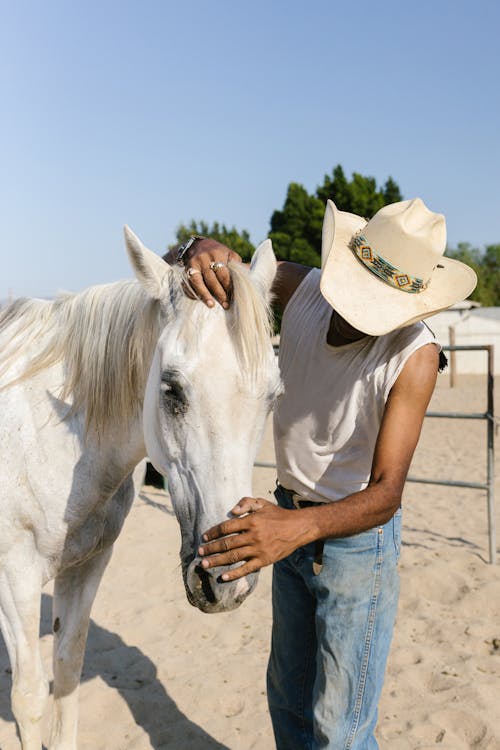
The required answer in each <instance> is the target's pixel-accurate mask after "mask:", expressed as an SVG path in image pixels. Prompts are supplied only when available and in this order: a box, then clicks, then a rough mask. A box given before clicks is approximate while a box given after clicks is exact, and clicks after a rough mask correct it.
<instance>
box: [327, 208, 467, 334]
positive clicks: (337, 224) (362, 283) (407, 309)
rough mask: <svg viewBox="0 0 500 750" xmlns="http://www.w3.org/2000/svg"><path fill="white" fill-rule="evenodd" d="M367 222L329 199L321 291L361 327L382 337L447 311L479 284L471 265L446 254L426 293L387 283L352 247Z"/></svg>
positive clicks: (368, 332) (360, 328)
mask: <svg viewBox="0 0 500 750" xmlns="http://www.w3.org/2000/svg"><path fill="white" fill-rule="evenodd" d="M355 219H358V221H357V222H356V221H355ZM365 225H366V222H365V220H364V219H362V218H361V217H355V216H354V215H353V214H346V213H345V212H343V211H339V210H338V209H337V208H336V206H335V204H334V203H333V202H332V201H328V204H327V209H326V214H325V223H324V227H323V249H322V256H323V268H322V272H321V282H320V289H321V293H322V294H323V296H324V297H325V299H326V300H327V301H328V302H329V303H330V305H331V306H332V307H333V308H334V310H336V311H337V312H338V313H339V314H340V315H341V316H342V317H343V318H344V319H345V320H346V321H347V322H348V323H349V324H350V325H351V326H353V327H354V328H356V329H357V330H359V331H363V333H367V334H369V335H370V336H381V335H383V334H385V333H389V332H390V331H393V330H395V329H396V328H403V327H404V326H407V325H410V324H411V323H415V322H416V321H418V320H422V319H423V318H427V317H429V316H430V315H434V314H435V313H437V312H440V311H441V310H446V309H447V308H448V307H450V306H451V305H453V304H455V303H456V302H460V301H462V300H464V299H466V298H467V297H468V296H469V294H470V293H471V292H472V291H473V289H474V288H475V286H476V283H477V277H476V274H475V272H474V271H473V270H472V268H469V266H467V265H465V263H461V262H460V261H457V260H453V259H452V258H444V257H443V258H441V259H440V261H439V264H438V266H437V267H436V268H435V270H434V272H433V274H432V278H431V280H430V283H429V286H428V287H427V289H425V290H424V291H422V292H419V293H417V294H411V293H409V292H405V291H403V290H400V289H396V288H394V287H392V286H391V285H390V284H387V283H385V282H384V281H382V279H380V278H379V277H378V276H376V275H375V274H374V273H372V272H371V271H370V270H368V269H367V268H366V267H365V266H364V265H363V263H362V262H361V261H360V260H358V258H357V256H356V255H355V254H354V253H353V251H352V250H351V249H350V247H349V242H350V240H351V238H352V235H353V234H354V233H355V232H356V231H359V230H360V229H362V228H363V227H364V226H365Z"/></svg>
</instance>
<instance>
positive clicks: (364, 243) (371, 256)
mask: <svg viewBox="0 0 500 750" xmlns="http://www.w3.org/2000/svg"><path fill="white" fill-rule="evenodd" d="M349 247H350V248H351V250H352V251H353V253H354V254H355V256H356V257H357V258H358V260H359V261H360V262H361V263H362V264H363V265H364V266H365V268H367V269H368V270H369V271H371V272H372V273H373V274H375V276H378V277H379V279H382V281H385V283H386V284H389V285H390V286H393V287H394V288H395V289H400V290H401V291H403V292H409V293H410V294H418V293H419V292H423V291H424V289H427V287H428V285H429V282H428V281H424V280H423V279H419V278H418V277H417V276H410V274H409V273H404V272H403V271H400V270H399V269H398V268H396V267H395V266H393V265H392V263H389V261H388V260H386V259H385V258H383V257H382V256H381V255H379V254H378V253H377V252H376V251H375V250H374V249H373V247H371V245H370V244H369V243H368V240H367V239H366V237H365V236H364V235H363V234H355V235H354V237H353V238H352V239H351V241H350V243H349Z"/></svg>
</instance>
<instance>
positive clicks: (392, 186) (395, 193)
mask: <svg viewBox="0 0 500 750" xmlns="http://www.w3.org/2000/svg"><path fill="white" fill-rule="evenodd" d="M316 197H317V198H319V199H320V200H321V201H323V203H326V201H327V200H328V199H330V200H332V201H333V202H334V203H335V205H336V206H337V208H339V209H340V210H341V211H349V212H350V213H352V214H358V216H364V217H366V219H371V217H372V216H373V215H374V214H376V213H377V211H378V210H379V209H380V208H382V206H385V205H386V204H387V203H395V202H396V201H400V200H402V199H403V198H402V195H401V191H400V189H399V186H398V185H397V183H396V182H395V181H394V180H393V178H392V177H389V178H388V179H387V181H386V183H385V185H384V186H383V187H382V188H377V182H376V180H375V178H374V177H364V176H363V175H362V174H359V172H353V174H352V178H351V180H350V181H348V180H347V179H346V176H345V174H344V170H343V169H342V167H341V165H340V164H337V166H336V167H335V168H334V169H333V171H332V175H331V177H330V176H329V175H325V177H324V180H323V184H322V185H320V186H319V187H318V188H317V190H316Z"/></svg>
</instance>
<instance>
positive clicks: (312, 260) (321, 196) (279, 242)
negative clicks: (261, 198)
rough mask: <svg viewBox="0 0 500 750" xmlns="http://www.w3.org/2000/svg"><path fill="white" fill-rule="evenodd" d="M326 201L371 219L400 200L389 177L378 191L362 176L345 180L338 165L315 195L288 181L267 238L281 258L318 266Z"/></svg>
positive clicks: (395, 185) (374, 183)
mask: <svg viewBox="0 0 500 750" xmlns="http://www.w3.org/2000/svg"><path fill="white" fill-rule="evenodd" d="M328 199H331V200H333V201H334V203H335V205H336V206H337V208H339V209H340V210H341V211H350V212H351V213H355V214H358V215H359V216H365V217H366V218H367V219H370V218H371V217H372V216H373V215H374V214H375V213H377V211H378V210H379V208H382V206H385V205H386V204H387V203H394V202H395V201H398V200H402V196H401V192H400V190H399V187H398V185H397V184H396V182H395V181H394V180H393V178H392V177H389V178H388V179H387V181H386V183H385V185H384V186H383V187H382V188H380V189H379V188H377V183H376V180H375V178H374V177H364V176H363V175H361V174H359V173H357V172H354V173H353V175H352V177H351V180H347V178H346V176H345V174H344V170H343V169H342V167H341V165H340V164H337V166H336V167H335V168H334V169H333V171H332V174H331V175H325V177H324V180H323V184H322V185H320V186H319V187H318V188H317V189H316V193H315V194H314V195H309V193H308V192H307V190H306V189H305V188H304V187H303V186H302V185H299V184H298V183H296V182H291V183H290V184H289V186H288V190H287V195H286V199H285V203H284V206H283V208H282V209H281V211H275V212H274V213H273V215H272V217H271V231H270V234H269V236H270V238H271V239H272V241H273V246H274V249H275V252H276V254H277V256H278V257H279V258H280V259H282V260H293V261H295V262H297V263H303V264H304V265H308V266H319V265H320V264H321V229H322V226H323V214H324V211H325V203H326V201H327V200H328Z"/></svg>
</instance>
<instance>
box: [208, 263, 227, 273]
mask: <svg viewBox="0 0 500 750" xmlns="http://www.w3.org/2000/svg"><path fill="white" fill-rule="evenodd" d="M209 268H210V270H211V271H214V272H215V271H217V269H219V268H226V263H221V262H220V261H219V262H218V263H217V262H215V261H212V263H210V265H209Z"/></svg>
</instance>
